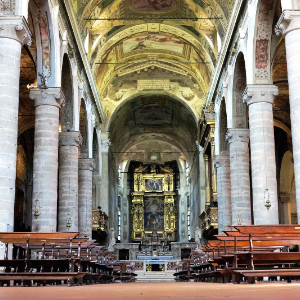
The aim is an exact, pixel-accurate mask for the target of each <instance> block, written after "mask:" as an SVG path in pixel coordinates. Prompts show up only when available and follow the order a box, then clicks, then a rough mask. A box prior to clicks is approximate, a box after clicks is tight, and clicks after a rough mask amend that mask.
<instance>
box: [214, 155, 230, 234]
mask: <svg viewBox="0 0 300 300" xmlns="http://www.w3.org/2000/svg"><path fill="white" fill-rule="evenodd" d="M215 161H216V168H217V185H218V187H217V189H218V222H219V226H218V230H219V234H222V232H223V230H225V229H229V226H230V225H232V211H231V179H230V158H229V152H228V151H223V152H222V153H221V155H216V156H215Z"/></svg>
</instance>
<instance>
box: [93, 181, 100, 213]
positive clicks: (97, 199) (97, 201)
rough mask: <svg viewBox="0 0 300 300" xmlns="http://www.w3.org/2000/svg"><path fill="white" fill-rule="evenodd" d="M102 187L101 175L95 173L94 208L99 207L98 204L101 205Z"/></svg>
mask: <svg viewBox="0 0 300 300" xmlns="http://www.w3.org/2000/svg"><path fill="white" fill-rule="evenodd" d="M100 188H101V176H100V175H93V209H98V206H101V197H100V195H101V192H100ZM101 209H102V207H101Z"/></svg>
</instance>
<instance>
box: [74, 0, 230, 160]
mask: <svg viewBox="0 0 300 300" xmlns="http://www.w3.org/2000/svg"><path fill="white" fill-rule="evenodd" d="M71 1H72V3H73V8H74V13H75V15H76V18H77V21H78V28H79V31H80V33H81V37H82V40H83V42H84V45H85V48H86V53H87V56H88V59H89V62H90V65H91V68H92V72H93V74H94V78H95V81H96V85H97V88H98V91H99V95H100V99H101V102H102V107H103V111H104V114H105V116H106V120H104V122H103V124H102V126H103V130H106V131H109V134H110V139H111V142H112V144H113V145H114V149H115V151H117V152H122V153H125V152H126V151H129V150H130V149H131V150H132V149H135V148H136V147H138V146H137V145H139V144H142V145H144V148H145V147H146V145H148V144H147V143H149V142H150V141H151V140H155V141H160V142H158V143H157V145H158V144H160V143H162V142H163V143H169V145H173V146H174V147H175V148H176V149H177V150H176V151H177V152H180V153H182V154H184V156H185V157H190V154H189V153H188V149H193V148H194V143H195V139H194V136H196V130H197V126H196V124H197V123H198V122H199V119H200V116H201V111H202V109H203V106H204V104H205V99H206V95H207V92H208V90H209V86H210V81H211V77H212V75H213V73H214V70H215V66H216V64H217V60H218V51H219V49H220V44H221V43H222V40H223V38H224V36H225V32H226V29H227V25H228V22H229V18H230V13H231V11H232V8H233V4H234V0H71ZM153 97H154V98H153ZM145 101H146V102H145ZM149 101H150V102H149ZM137 103H138V104H137ZM141 103H143V105H142V104H141ZM170 103H171V107H170ZM180 115H182V116H184V118H182V116H180ZM178 126H179V127H178ZM188 126H189V127H188ZM175 128H180V129H176V130H175ZM157 147H158V146H157ZM170 147H171V146H168V147H167V148H170ZM158 148H159V147H158ZM158 148H153V149H148V150H149V151H150V150H151V151H150V152H151V153H152V152H153V153H156V152H157V153H158V152H159V149H158ZM148 154H149V153H148ZM148 154H145V155H146V156H145V157H146V158H147V157H148V156H147V155H148ZM124 155H125V154H124ZM146 158H145V159H146ZM169 158H170V159H173V158H174V157H171V156H170V157H169ZM123 159H125V158H124V156H123ZM134 159H137V158H136V157H135V158H134ZM117 160H118V159H117Z"/></svg>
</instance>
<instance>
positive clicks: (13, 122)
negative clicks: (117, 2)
mask: <svg viewBox="0 0 300 300" xmlns="http://www.w3.org/2000/svg"><path fill="white" fill-rule="evenodd" d="M30 42H31V37H30V30H29V28H28V26H27V22H26V20H25V19H24V18H22V17H20V16H18V17H13V16H0V232H1V231H2V232H6V231H14V202H15V182H16V164H17V163H16V162H17V138H18V111H19V85H20V58H21V49H22V46H23V45H24V44H26V43H27V44H28V45H29V44H30ZM0 252H1V249H0ZM0 257H1V253H0Z"/></svg>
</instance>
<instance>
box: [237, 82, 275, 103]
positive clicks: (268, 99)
mask: <svg viewBox="0 0 300 300" xmlns="http://www.w3.org/2000/svg"><path fill="white" fill-rule="evenodd" d="M275 96H278V87H277V86H276V85H272V84H262V85H258V84H253V85H252V84H251V85H248V86H247V87H246V89H245V91H244V95H243V99H244V103H247V105H248V106H249V105H251V104H254V103H261V102H265V103H270V104H273V103H274V97H275Z"/></svg>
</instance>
